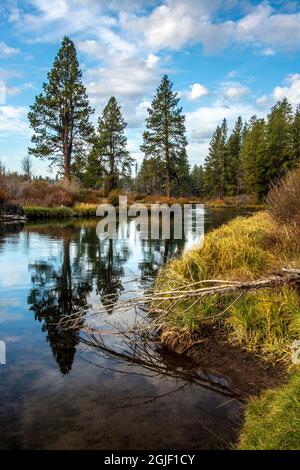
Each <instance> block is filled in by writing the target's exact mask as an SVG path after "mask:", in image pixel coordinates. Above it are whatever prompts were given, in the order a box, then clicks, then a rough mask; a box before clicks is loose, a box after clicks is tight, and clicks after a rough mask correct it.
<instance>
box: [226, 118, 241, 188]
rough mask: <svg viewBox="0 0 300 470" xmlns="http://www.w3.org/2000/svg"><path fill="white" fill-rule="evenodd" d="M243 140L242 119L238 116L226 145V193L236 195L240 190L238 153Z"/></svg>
mask: <svg viewBox="0 0 300 470" xmlns="http://www.w3.org/2000/svg"><path fill="white" fill-rule="evenodd" d="M242 141H243V121H242V118H241V117H240V116H239V117H238V119H237V121H236V123H235V128H234V130H233V132H232V134H231V135H230V136H229V138H228V142H227V146H226V169H225V170H226V194H227V195H229V196H236V195H238V194H239V192H240V176H241V175H240V153H241V148H242Z"/></svg>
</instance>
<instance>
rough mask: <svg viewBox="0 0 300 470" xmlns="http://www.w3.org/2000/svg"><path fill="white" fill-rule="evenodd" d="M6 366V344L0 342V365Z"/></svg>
mask: <svg viewBox="0 0 300 470" xmlns="http://www.w3.org/2000/svg"><path fill="white" fill-rule="evenodd" d="M1 364H6V344H5V343H4V341H1V340H0V365H1Z"/></svg>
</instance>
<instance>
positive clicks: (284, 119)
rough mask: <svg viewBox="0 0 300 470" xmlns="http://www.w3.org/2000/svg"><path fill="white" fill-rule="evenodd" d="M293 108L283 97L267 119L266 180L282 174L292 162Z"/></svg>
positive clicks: (271, 180) (270, 180)
mask: <svg viewBox="0 0 300 470" xmlns="http://www.w3.org/2000/svg"><path fill="white" fill-rule="evenodd" d="M292 122H293V109H292V106H291V105H290V104H289V103H288V101H287V99H286V98H284V99H283V100H282V101H279V102H278V103H277V104H276V105H275V106H273V108H272V110H271V113H270V114H269V115H268V121H267V142H268V148H267V158H268V174H267V179H268V182H269V183H271V182H273V181H275V180H276V179H277V178H279V177H280V176H282V175H283V174H284V173H285V172H286V171H287V170H289V169H290V168H292V166H293V164H294V156H293V131H292Z"/></svg>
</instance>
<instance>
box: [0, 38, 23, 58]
mask: <svg viewBox="0 0 300 470" xmlns="http://www.w3.org/2000/svg"><path fill="white" fill-rule="evenodd" d="M20 52H21V51H20V49H17V48H15V47H10V46H8V45H7V44H6V43H5V42H3V41H0V57H10V56H13V55H18V54H20Z"/></svg>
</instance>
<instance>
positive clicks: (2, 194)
mask: <svg viewBox="0 0 300 470" xmlns="http://www.w3.org/2000/svg"><path fill="white" fill-rule="evenodd" d="M7 200H8V196H7V193H6V191H5V189H4V188H1V187H0V204H1V203H2V202H5V201H7Z"/></svg>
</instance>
